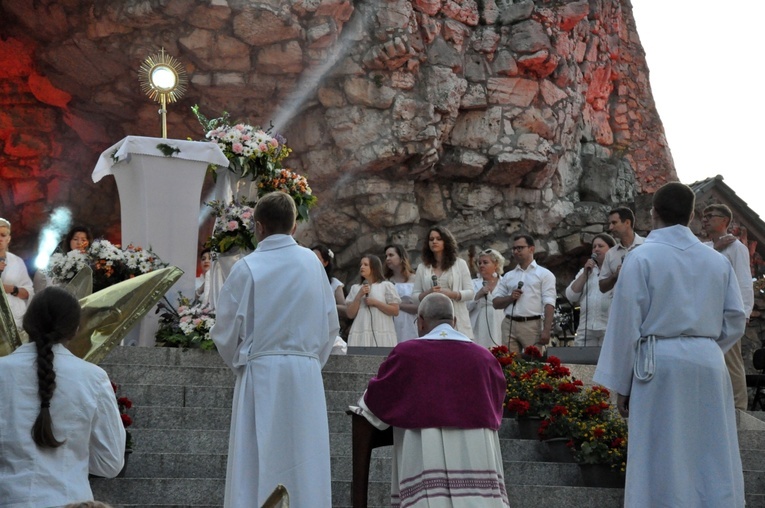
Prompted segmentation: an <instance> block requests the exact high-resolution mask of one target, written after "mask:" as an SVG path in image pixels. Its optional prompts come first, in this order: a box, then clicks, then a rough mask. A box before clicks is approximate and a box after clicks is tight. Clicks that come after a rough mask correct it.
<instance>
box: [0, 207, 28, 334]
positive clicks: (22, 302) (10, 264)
mask: <svg viewBox="0 0 765 508" xmlns="http://www.w3.org/2000/svg"><path fill="white" fill-rule="evenodd" d="M10 243H11V223H10V222H8V221H7V220H5V219H0V280H2V283H3V291H4V292H5V296H6V297H7V298H8V305H9V306H10V308H11V312H12V313H13V319H14V321H15V322H16V327H17V328H19V330H20V329H21V320H22V319H23V317H24V312H26V310H27V301H28V300H29V299H30V298H31V297H32V296H33V295H34V286H33V284H32V279H30V278H29V273H27V266H26V265H25V264H24V260H23V259H21V258H20V257H18V256H17V255H15V254H13V253H11V252H8V245H10Z"/></svg>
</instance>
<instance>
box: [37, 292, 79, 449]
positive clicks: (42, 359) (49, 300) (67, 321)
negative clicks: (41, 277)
mask: <svg viewBox="0 0 765 508" xmlns="http://www.w3.org/2000/svg"><path fill="white" fill-rule="evenodd" d="M79 325H80V303H79V302H78V301H77V299H76V298H75V297H74V296H73V295H72V294H71V293H69V292H68V291H67V290H65V289H63V288H60V287H55V286H53V287H49V288H45V289H43V290H42V291H40V292H39V293H37V294H36V295H35V296H34V298H32V301H31V302H30V303H29V307H27V311H26V313H25V314H24V321H23V326H24V330H25V331H26V332H27V333H28V334H29V338H30V340H31V341H34V343H35V346H37V385H38V394H39V395H40V414H38V415H37V420H35V423H34V425H33V426H32V439H33V440H34V442H35V443H36V444H37V446H39V447H41V448H57V447H59V446H61V445H62V444H64V442H63V441H58V440H57V439H56V436H54V435H53V420H52V418H51V414H50V400H51V398H53V392H54V390H55V389H56V371H55V370H54V369H53V345H54V344H58V343H59V342H63V341H66V340H69V339H71V338H72V337H73V336H74V334H75V333H76V332H77V328H78V327H79Z"/></svg>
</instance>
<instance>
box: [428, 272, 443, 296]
mask: <svg viewBox="0 0 765 508" xmlns="http://www.w3.org/2000/svg"><path fill="white" fill-rule="evenodd" d="M430 282H431V283H432V284H433V289H432V290H431V292H432V293H440V292H441V286H439V285H438V276H437V275H436V274H433V275H431V276H430Z"/></svg>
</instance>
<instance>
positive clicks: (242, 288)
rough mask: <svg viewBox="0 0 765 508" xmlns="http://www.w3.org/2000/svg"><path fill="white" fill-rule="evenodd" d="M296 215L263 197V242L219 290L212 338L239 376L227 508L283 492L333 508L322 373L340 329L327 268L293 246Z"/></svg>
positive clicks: (277, 195)
mask: <svg viewBox="0 0 765 508" xmlns="http://www.w3.org/2000/svg"><path fill="white" fill-rule="evenodd" d="M296 217H297V209H296V208H295V202H294V200H293V199H292V198H291V197H290V196H289V195H288V194H285V193H283V192H272V193H271V194H267V195H265V196H264V197H262V198H260V200H259V201H258V204H257V205H256V206H255V229H256V233H257V236H258V239H259V241H260V243H258V247H257V249H255V251H254V252H253V253H252V254H250V255H248V256H246V257H244V258H243V259H241V260H239V261H238V262H237V263H236V264H235V265H234V267H233V269H232V270H231V274H230V275H229V277H228V279H226V283H225V284H224V285H223V288H222V289H221V292H220V296H219V298H218V304H217V307H216V321H215V326H214V327H213V329H212V331H211V332H210V333H211V336H212V338H213V341H215V345H216V346H217V347H218V352H219V353H220V355H221V357H223V360H224V361H225V362H226V364H227V365H228V366H229V367H231V368H232V369H233V371H234V373H235V374H236V386H235V388H234V401H233V408H232V415H231V435H230V438H229V450H228V465H227V469H226V494H225V501H224V502H225V507H226V508H252V507H255V506H260V505H261V504H263V502H264V501H265V500H266V498H267V497H268V495H269V494H270V493H271V492H272V491H273V490H274V488H275V487H276V486H277V485H278V484H280V483H281V484H282V485H284V486H285V487H286V488H287V491H288V492H289V496H290V501H291V504H292V505H293V506H296V507H300V506H311V507H314V506H315V507H317V508H330V507H331V506H332V496H331V476H330V462H329V425H328V423H327V406H326V402H325V397H324V384H323V381H322V377H321V368H322V366H323V365H324V363H326V361H327V358H328V357H329V353H330V351H331V350H332V344H333V343H334V340H335V337H336V336H337V332H338V331H339V329H340V326H339V325H338V320H337V310H336V306H335V298H334V296H333V294H332V289H331V288H330V286H329V284H327V275H326V272H325V271H324V267H323V266H322V265H321V262H320V261H319V259H318V258H317V257H316V255H315V254H314V253H313V252H311V251H310V250H308V249H306V248H304V247H301V246H299V245H298V244H297V243H296V242H295V240H294V239H293V238H292V233H294V231H295V219H296Z"/></svg>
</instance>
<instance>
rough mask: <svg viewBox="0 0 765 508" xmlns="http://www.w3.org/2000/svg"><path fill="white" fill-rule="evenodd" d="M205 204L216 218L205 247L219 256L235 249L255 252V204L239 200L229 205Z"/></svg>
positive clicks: (215, 202) (216, 202) (220, 203)
mask: <svg viewBox="0 0 765 508" xmlns="http://www.w3.org/2000/svg"><path fill="white" fill-rule="evenodd" d="M205 204H206V205H207V206H209V207H210V208H212V210H213V211H212V213H213V215H214V216H215V218H216V220H215V226H214V227H213V233H212V236H211V237H210V238H209V239H208V240H207V242H205V247H208V248H210V249H211V250H212V251H213V252H217V253H219V254H222V253H225V252H228V251H231V250H233V249H236V248H239V249H243V250H249V251H252V250H255V246H256V245H257V240H256V239H255V210H254V209H253V207H254V206H255V203H253V202H251V201H247V200H246V199H245V198H240V200H239V201H232V202H230V203H224V202H222V201H210V202H208V203H205Z"/></svg>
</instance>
